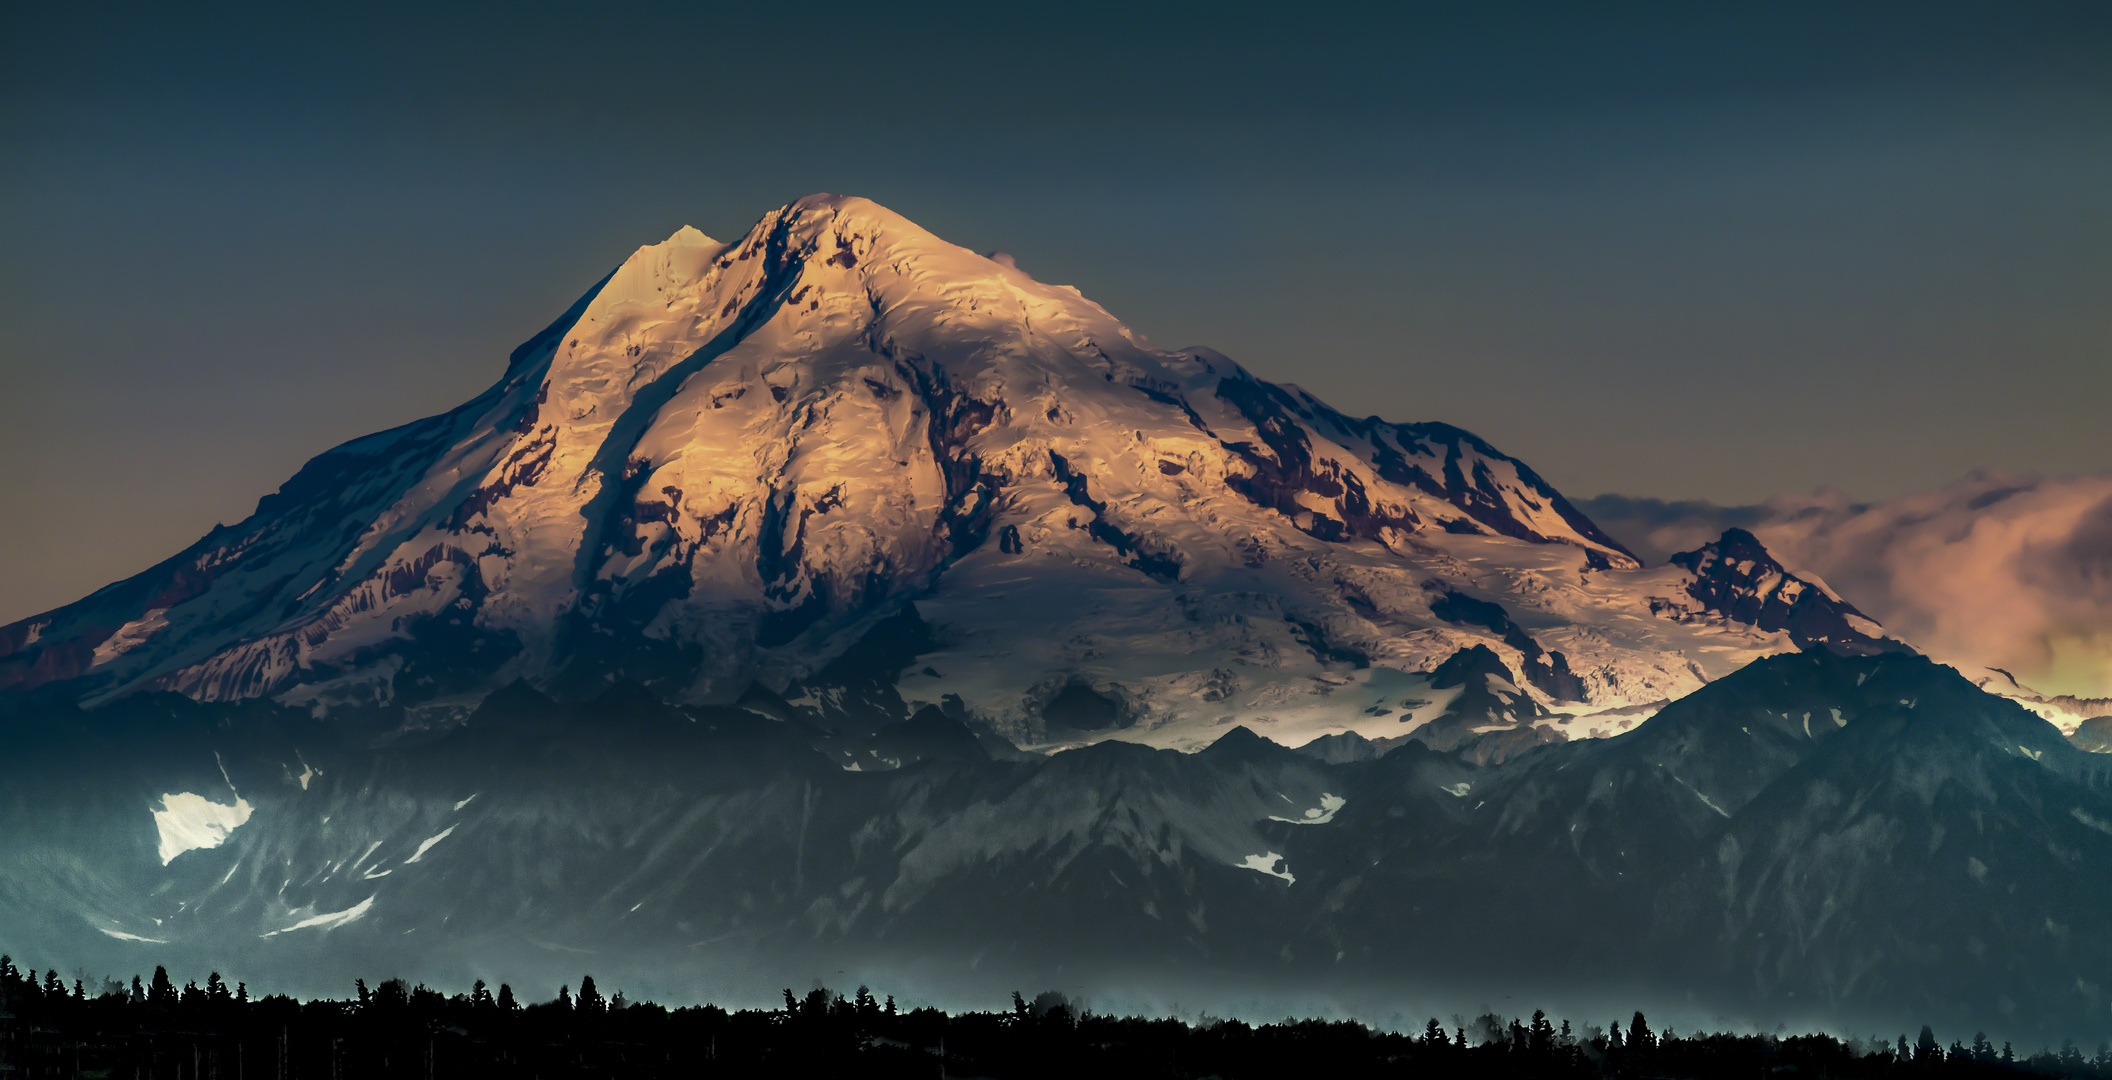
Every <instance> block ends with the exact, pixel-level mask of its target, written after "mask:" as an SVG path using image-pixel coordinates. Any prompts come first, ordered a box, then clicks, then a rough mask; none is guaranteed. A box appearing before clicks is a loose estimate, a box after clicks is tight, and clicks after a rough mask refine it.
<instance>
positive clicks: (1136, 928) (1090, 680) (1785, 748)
mask: <svg viewBox="0 0 2112 1080" xmlns="http://www.w3.org/2000/svg"><path fill="white" fill-rule="evenodd" d="M0 739H4V740H5V743H4V746H5V750H6V759H5V760H6V772H5V776H6V780H5V783H4V786H0V928H5V929H6V930H7V931H8V932H9V933H10V934H11V935H16V936H15V937H14V938H13V939H12V941H11V943H12V942H19V947H18V948H17V950H16V951H17V955H18V956H22V957H24V960H25V962H27V963H38V964H41V965H58V964H81V963H83V962H87V963H88V964H89V965H90V969H91V970H93V969H105V970H110V971H122V970H127V969H130V968H132V967H135V966H137V961H136V958H137V957H138V956H140V955H142V950H153V953H154V955H157V956H165V957H167V958H168V960H167V961H166V962H170V963H175V964H180V965H181V966H184V967H186V968H197V969H199V970H207V969H219V970H222V971H227V972H228V973H229V974H231V975H232V976H234V977H236V978H237V979H246V980H248V981H250V982H254V983H258V984H265V983H269V984H272V985H276V986H280V987H283V988H286V989H288V990H291V991H295V992H300V993H304V994H321V993H331V992H336V991H337V990H338V987H339V984H340V983H341V982H342V979H341V978H340V977H339V976H338V974H337V973H340V972H343V971H347V970H353V969H354V968H360V969H370V968H373V967H377V966H378V967H380V968H383V969H385V970H391V971H393V972H395V973H398V974H404V975H407V976H409V977H412V978H415V979H426V980H428V981H431V982H434V983H444V984H461V985H466V984H468V983H469V982H470V981H471V980H473V979H475V978H485V979H487V980H488V981H491V982H494V983H497V982H500V981H502V980H504V981H512V982H515V983H518V984H523V985H525V984H527V983H529V982H530V981H532V980H539V981H540V982H542V983H544V984H547V985H555V984H556V983H557V982H559V981H561V979H563V978H565V977H568V976H569V975H570V974H571V973H572V972H573V971H574V970H575V969H576V967H577V958H578V957H579V956H581V955H591V956H593V957H594V958H595V966H596V967H597V969H598V970H601V971H603V972H605V973H606V974H607V975H608V976H609V977H610V978H611V979H612V980H619V979H620V980H621V981H622V982H623V983H624V984H625V985H628V986H631V987H633V988H635V989H636V990H637V991H639V992H640V993H641V994H644V993H651V994H653V995H655V996H658V997H660V998H662V999H665V1000H677V1001H695V1000H702V999H706V998H713V997H716V998H719V999H722V1000H731V999H734V998H738V997H743V996H745V997H746V998H748V999H750V1000H753V999H756V998H761V997H767V996H768V995H769V994H770V993H773V992H774V991H775V989H776V987H777V986H779V985H782V983H783V982H784V981H785V980H787V979H788V978H789V979H792V980H793V981H795V982H796V981H800V977H799V976H798V975H796V974H791V973H802V972H803V973H807V974H809V975H811V974H812V973H816V972H820V973H830V972H837V971H853V972H861V973H866V974H869V975H870V978H871V981H873V982H876V983H877V982H882V981H885V982H888V983H890V984H891V985H896V986H904V987H916V988H918V990H919V992H920V993H927V994H930V995H934V996H937V995H942V994H943V995H951V999H952V1000H986V999H987V995H989V994H991V993H997V992H1002V991H1005V990H1009V989H1010V988H1012V987H1013V986H1017V985H1051V984H1056V985H1063V986H1066V987H1070V988H1075V989H1079V990H1083V991H1085V992H1087V993H1088V994H1095V993H1098V994H1103V995H1104V994H1105V993H1106V991H1107V989H1108V988H1115V987H1128V988H1130V989H1131V990H1132V991H1134V992H1137V993H1140V994H1143V993H1150V994H1163V995H1166V996H1168V997H1171V998H1173V999H1177V1000H1185V1001H1189V1002H1199V1001H1210V1000H1213V999H1214V998H1213V996H1215V997H1216V998H1227V997H1229V998H1236V999H1238V1000H1244V1001H1249V1002H1252V1001H1254V1000H1257V998H1256V996H1255V995H1264V996H1266V999H1267V1000H1269V1001H1272V1002H1282V1003H1285V1004H1287V1005H1291V1006H1294V1007H1297V1006H1300V1003H1312V1002H1326V1001H1330V1000H1335V999H1338V998H1340V997H1341V996H1342V995H1355V996H1357V998H1358V1000H1361V1001H1389V1000H1390V1001H1398V1000H1400V999H1401V997H1402V996H1403V995H1408V996H1411V997H1412V996H1415V995H1430V996H1431V997H1433V998H1441V999H1443V1000H1470V999H1481V998H1483V997H1486V998H1487V999H1488V1000H1501V999H1502V997H1503V996H1504V995H1508V994H1515V993H1519V992H1521V991H1525V992H1531V993H1536V994H1540V993H1545V994H1548V995H1552V996H1560V995H1568V996H1569V998H1570V999H1577V1000H1581V999H1584V998H1589V999H1591V1000H1594V1001H1598V1000H1604V1001H1614V1002H1619V1003H1622V1004H1629V1005H1632V1004H1648V1003H1650V1002H1653V1001H1656V1000H1661V999H1665V998H1670V999H1674V1000H1676V1001H1677V1002H1680V1003H1685V1004H1686V1005H1691V1007H1693V1008H1695V1009H1703V1010H1717V1011H1716V1012H1708V1013H1707V1015H1725V1016H1733V1017H1750V1018H1754V1019H1756V1020H1759V1019H1768V1018H1773V1019H1779V1020H1783V1021H1790V1022H1800V1023H1801V1022H1813V1021H1814V1020H1820V1021H1829V1022H1830V1021H1833V1020H1836V1019H1841V1020H1843V1021H1852V1022H1855V1023H1861V1021H1862V1020H1863V1018H1868V1019H1869V1020H1870V1021H1871V1022H1873V1023H1875V1024H1877V1025H1878V1026H1879V1027H1880V1028H1884V1027H1896V1026H1899V1025H1912V1024H1918V1023H1923V1022H1935V1023H1940V1024H1942V1025H1944V1026H1946V1027H1948V1028H1951V1029H1958V1028H1962V1027H1965V1026H1967V1025H1976V1024H1991V1025H1998V1026H2004V1027H2005V1029H2006V1030H2015V1031H2019V1032H2026V1033H2028V1032H2047V1033H2049V1037H2052V1038H2058V1037H2060V1036H2062V1035H2069V1034H2073V1035H2076V1036H2078V1037H2084V1036H2087V1035H2088V1033H2089V1032H2092V1031H2095V1030H2097V1026H2098V1025H2101V1024H2102V1023H2103V1022H2104V1021H2105V1019H2106V1017H2107V1016H2108V1015H2112V1011H2108V1007H2112V1000H2108V999H2107V996H2106V990H2105V985H2106V984H2105V983H2104V978H2105V975H2104V972H2106V971H2108V970H2112V964H2108V963H2107V961H2108V960H2112V957H2107V956H2106V955H2105V951H2106V949H2107V946H2106V944H2105V943H2106V942H2112V933H2107V932H2106V931H2107V929H2108V928H2107V927H2106V925H2105V916H2104V914H2103V912H2102V910H2101V905H2099V904H2098V903H2097V898H2098V897H2101V896H2103V895H2107V893H2106V890H2105V886H2107V885H2112V882H2108V881H2106V880H2104V879H2105V877H2106V874H2107V870H2106V868H2107V867H2108V866H2112V803H2108V799H2107V795H2106V791H2105V779H2106V772H2107V770H2106V769H2103V768H2099V767H2096V766H2095V765H2094V764H2093V763H2094V762H2096V761H2101V760H2104V759H2099V758H2093V757H2091V756H2089V755H2086V754H2084V753H2082V752H2081V751H2079V750H2078V749H2077V748H2076V747H2075V746H2073V745H2071V744H2070V743H2068V742H2067V741H2066V740H2064V739H2062V738H2061V736H2060V733H2059V732H2058V731H2056V730H2055V729H2053V728H2052V727H2051V726H2049V725H2048V724H2046V723H2045V722H2044V721H2042V720H2039V719H2038V718H2037V717H2036V716H2033V715H2032V714H2030V713H2027V712H2025V711H2024V710H2023V709H2021V708H2020V707H2018V706H2016V705H2014V704H2012V703H2010V702H2007V701H2005V700H2003V699H2000V698H1996V697H1992V696H1989V695H1988V694H1985V693H1982V692H1981V691H1980V690H1979V689H1978V688H1976V687H1975V686H1974V685H1972V684H1971V683H1969V682H1967V681H1965V680H1964V679H1962V678H1960V677H1959V676H1958V674H1957V673H1956V672H1953V671H1951V670H1950V669H1947V668H1940V667H1937V666H1936V665H1933V664H1931V663H1929V662H1928V661H1926V660H1925V659H1923V658H1922V657H1920V656H1919V655H1918V654H1916V653H1915V652H1914V651H1913V650H1912V649H1911V648H1910V647H1908V646H1907V645H1905V644H1903V643H1901V642H1899V641H1897V640H1895V639H1893V638H1891V637H1889V636H1887V635H1886V634H1885V632H1884V631H1883V630H1882V629H1881V628H1879V627H1878V626H1876V625H1875V624H1874V623H1871V622H1870V621H1869V620H1868V619H1866V618H1864V617H1863V616H1862V615H1860V614H1859V613H1858V612H1857V611H1856V610H1855V608H1854V607H1853V606H1851V605H1850V604H1849V603H1848V602H1847V601H1846V600H1844V599H1843V598H1841V597H1839V596H1837V595H1835V594H1834V593H1832V592H1831V591H1830V590H1828V589H1827V588H1826V587H1825V586H1824V584H1823V583H1820V582H1818V581H1816V580H1813V579H1809V578H1807V577H1802V576H1799V575H1798V574H1796V573H1793V572H1792V571H1791V570H1790V569H1789V568H1785V567H1783V566H1782V565H1781V564H1779V563H1778V562H1776V561H1775V560H1774V559H1773V558H1772V557H1770V556H1769V555H1768V553H1767V552H1766V551H1765V550H1764V549H1763V548H1761V546H1760V545H1759V543H1758V542H1757V541H1756V540H1755V539H1754V538H1753V537H1752V536H1750V535H1749V534H1745V533H1742V532H1737V531H1733V532H1730V533H1727V534H1725V535H1724V536H1723V537H1722V538H1721V539H1720V540H1718V541H1716V542H1714V543H1711V544H1708V545H1704V546H1703V547H1701V548H1699V549H1697V550H1695V551H1692V552H1687V553H1683V554H1681V555H1679V556H1677V557H1675V558H1674V559H1672V560H1671V561H1670V562H1669V563H1668V564H1667V565H1665V566H1659V567H1643V566H1640V565H1638V564H1637V562H1636V560H1635V559H1633V558H1632V557H1631V556H1630V555H1629V554H1628V553H1627V552H1626V551H1625V550H1623V549H1622V548H1621V546H1620V545H1619V544H1618V543H1616V542H1614V541H1613V540H1612V539H1611V538H1610V537H1608V536H1606V535H1605V534H1604V533H1603V532H1601V531H1600V530H1599V529H1598V528H1597V527H1596V526H1594V525H1593V524H1592V523H1591V522H1590V521H1589V520H1588V519H1587V518H1585V517H1584V516H1583V515H1582V514H1580V513H1578V512H1577V511H1576V509H1575V508H1574V507H1573V506H1572V505H1571V504H1570V503H1569V502H1568V501H1567V500H1566V499H1564V498H1563V497H1562V495H1561V494H1560V493H1559V492H1556V491H1555V490H1554V489H1553V488H1552V487H1550V486H1549V485H1548V484H1547V483H1546V482H1544V481H1543V480H1542V479H1540V477H1539V476H1538V475H1537V474H1536V473H1534V472H1533V470H1532V469H1530V468H1529V467H1527V466H1526V465H1525V464H1524V463H1522V462H1519V461H1517V460H1516V459H1514V458H1511V457H1508V456H1507V455H1504V454H1503V453H1501V452H1500V451H1498V450H1496V449H1495V448H1494V447H1492V446H1490V445H1489V444H1488V443H1486V442H1484V441H1483V440H1481V439H1479V438H1477V437H1475V436H1474V435H1472V434H1469V433H1467V432H1464V431H1461V430H1459V429H1457V428H1453V427H1449V426H1446V425H1443V424H1437V423H1391V422H1387V421H1383V420H1380V419H1377V418H1364V419H1358V418H1355V417H1351V416H1348V415H1346V414H1343V413H1340V412H1338V411H1336V410H1334V409H1332V408H1330V407H1329V406H1327V405H1325V404H1323V403H1321V402H1319V401H1318V400H1316V399H1314V398H1313V397H1312V396H1310V395H1308V394H1305V393H1304V392H1302V391H1300V390H1298V389H1297V388H1295V387H1292V386H1289V385H1279V384H1274V383H1270V382H1266V381H1263V380H1261V379H1258V378H1256V377H1255V376H1253V375H1252V374H1250V373H1248V372H1246V371H1244V370H1242V369H1241V368H1240V367H1239V366H1238V365H1236V364H1234V363H1232V362H1231V361H1230V360H1228V359H1226V358H1224V357H1222V356H1220V355H1218V354H1216V353H1212V352H1209V351H1207V350H1201V349H1188V350H1182V351H1178V352H1174V351H1166V350H1162V349H1158V348H1155V347H1153V346H1151V345H1149V344H1148V343H1146V342H1145V341H1143V340H1142V339H1141V338H1139V337H1138V336H1137V335H1136V334H1134V333H1132V332H1131V331H1129V330H1128V329H1126V328H1125V327H1123V326H1122V325H1121V324H1120V323H1118V322H1116V321H1115V320H1114V319H1113V318H1112V317H1110V316H1109V315H1108V314H1107V313H1106V312H1104V311H1102V310H1100V309H1099V308H1098V307H1096V306H1094V305H1093V304H1091V303H1089V302H1087V301H1086V300H1084V299H1083V298H1082V297H1080V296H1079V295H1078V294H1077V293H1076V292H1075V291H1074V290H1070V289H1067V288H1063V287H1059V286H1052V285H1048V284H1044V283H1041V282H1038V281H1036V280H1034V279H1033V278H1031V277H1029V276H1028V275H1027V274H1025V273H1023V272H1021V271H1020V270H1019V269H1017V268H1016V267H1015V266H1013V265H1011V264H1010V262H1009V261H1004V262H993V261H991V260H989V259H985V258H983V257H981V256H978V255H975V254H974V253H972V252H968V251H964V250H962V249H960V248H956V247H953V246H951V245H948V244H945V243H943V242H942V241H939V240H938V239H936V238H934V237H932V236H930V235H929V234H928V233H925V232H923V231H922V230H920V229H918V228H916V227H915V226H914V225H912V224H910V223H909V222H907V221H904V220H903V219H901V218H899V217H897V216H895V215H893V214H891V213H889V212H887V211H886V210H883V209H881V208H879V207H876V206H874V205H872V204H871V203H868V202H864V201H862V200H857V199H839V198H834V197H826V196H817V197H814V198H809V199H804V200H801V201H799V202H797V203H794V204H792V205H790V206H787V207H785V208H783V209H781V210H779V211H777V212H775V213H772V214H770V215H768V216H766V217H765V218H764V219H763V220H762V221H761V222H759V223H758V224H757V225H756V226H755V227H754V228H753V229H751V230H750V231H749V232H748V233H747V234H746V235H744V236H743V237H741V238H740V239H738V240H736V241H734V242H732V243H720V242H717V241H714V240H711V239H709V238H707V237H704V236H703V235H702V234H700V233H697V232H696V231H694V230H689V229H685V230H683V231H681V232H679V233H677V234H676V235H675V236H673V237H672V238H670V239H669V240H668V241H666V242H665V243H662V244H657V245H653V246H651V247H647V248H642V249H640V250H639V251H638V252H637V254H635V255H634V256H632V257H631V258H630V259H629V260H628V261H626V262H625V263H624V264H623V265H622V266H621V267H620V268H618V269H617V270H616V271H615V272H614V273H613V274H612V275H611V276H610V277H609V278H608V279H606V280H605V281H603V282H602V283H601V284H600V285H598V286H596V287H595V288H594V289H593V290H591V291H590V292H589V293H588V294H587V295H586V296H585V297H583V298H582V299H581V300H580V301H579V302H578V303H577V304H576V305H575V306H574V307H573V308H572V309H571V310H570V311H568V312H566V313H565V314H564V315H563V316H562V317H561V318H559V319H558V320H557V321H556V322H555V323H553V324H552V325H551V326H550V327H549V328H548V329H547V330H546V331H544V332H543V333H542V334H539V335H537V336H536V337H535V338H534V339H532V340H531V341H529V342H528V343H527V344H525V345H523V346H522V347H521V348H520V349H519V350H517V351H516V352H515V353H514V355H513V357H512V358H511V361H510V362H509V364H508V365H507V367H506V369H505V371H504V373H503V374H502V376H501V377H500V379H499V381H498V382H497V383H496V384H495V385H493V386H492V388H491V389H490V390H488V391H486V392H485V393H484V394H482V395H480V396H479V397H477V398H476V399H475V400H473V401H471V402H468V403H466V404H464V405H463V406H461V407H460V408H458V409H456V410H454V411H452V412H449V413H447V414H445V415H442V416H437V417H433V418H430V419H427V420H424V421H420V422H418V423H415V424H411V425H407V426H405V427H403V428H399V429H396V430H393V431H388V432H383V433H380V434H377V435H373V436H369V437H367V438H365V439H360V440H355V441H354V442H351V443H348V444H346V445H345V446H342V447H339V448H337V449H335V450H332V451H330V452H328V453H326V454H324V455H322V456H321V457H319V458H317V459H316V460H314V461H312V462H310V463H309V464H308V465H307V466H306V467H305V468H303V469H302V470H301V472H300V473H299V474H298V475H296V476H295V477H294V478H293V479H292V480H291V481H289V482H288V483H287V484H286V485H285V486H284V487H283V488H282V489H281V490H280V491H279V492H277V493H275V494H273V495H271V496H268V497H266V498H265V499H264V500H263V501H262V502H261V503H260V504H259V506H258V510H257V513H256V514H255V515H253V516H252V517H251V518H249V519H247V520H245V521H243V522H240V523H237V524H235V525H233V526H229V527H225V528H221V529H216V530H215V531H214V532H213V533H212V534H210V535H208V536H207V537H205V538H204V539H202V540H200V541H199V542H198V543H197V544H196V545H193V547H191V548H190V549H188V550H186V551H185V552H182V553H180V554H178V555H176V556H175V557H173V558H172V559H170V560H169V561H167V562H165V563H163V564H161V565H159V566H157V567H154V568H152V569H150V570H148V571H147V572H145V573H143V574H140V575H138V576H135V577H133V578H130V579H128V580H126V581H122V582H119V583H116V584H114V585H112V586H110V587H108V588H106V589H103V590H101V591H99V592H97V593H95V594H93V595H91V596H89V597H87V598H85V599H83V600H81V601H79V602H78V603H75V604H71V605H68V606H66V607H63V608H60V609H58V610H56V611H53V612H48V613H45V614H43V615H39V616H36V617H34V618H31V619H27V620H24V621H22V622H18V623H15V624H13V625H11V626H8V627H4V628H0ZM231 969H232V970H231ZM758 980H760V983H758ZM1552 996H1551V997H1550V1002H1551V1003H1557V1002H1556V1001H1555V998H1554V997H1552ZM1580 1011H1581V1010H1580Z"/></svg>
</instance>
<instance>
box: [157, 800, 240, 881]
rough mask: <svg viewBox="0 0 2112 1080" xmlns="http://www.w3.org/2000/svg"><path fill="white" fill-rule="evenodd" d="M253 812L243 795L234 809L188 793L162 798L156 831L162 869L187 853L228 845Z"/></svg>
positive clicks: (236, 801) (236, 802)
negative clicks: (231, 835) (159, 841)
mask: <svg viewBox="0 0 2112 1080" xmlns="http://www.w3.org/2000/svg"><path fill="white" fill-rule="evenodd" d="M254 809H255V808H254V807H252V806H250V805H249V803H248V802H247V801H246V800H244V799H243V798H242V797H241V796H240V795H237V796H235V803H234V805H233V806H226V805H223V804H221V803H216V802H214V801H212V800H211V799H208V798H206V797H205V796H203V795H192V794H189V793H187V792H186V793H180V794H170V795H163V796H162V797H161V808H160V809H158V810H156V811H154V829H155V831H156V832H158V833H159V834H160V837H161V843H160V847H159V854H160V855H161V865H163V866H167V865H169V863H170V862H171V861H172V860H174V859H175V858H176V856H178V855H181V854H183V853H184V852H186V851H191V850H194V849H197V848H216V847H219V846H220V845H221V844H223V843H226V842H227V837H228V834H229V833H232V832H234V831H235V830H236V829H239V828H241V827H242V823H243V822H245V821H248V820H249V815H250V813H251V812H252V810H254Z"/></svg>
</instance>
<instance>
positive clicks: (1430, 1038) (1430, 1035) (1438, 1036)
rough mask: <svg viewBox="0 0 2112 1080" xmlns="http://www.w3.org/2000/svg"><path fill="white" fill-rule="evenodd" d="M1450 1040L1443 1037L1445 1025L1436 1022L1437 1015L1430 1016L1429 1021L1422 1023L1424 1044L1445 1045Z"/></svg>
mask: <svg viewBox="0 0 2112 1080" xmlns="http://www.w3.org/2000/svg"><path fill="white" fill-rule="evenodd" d="M1450 1042H1451V1040H1449V1039H1447V1038H1445V1026H1444V1025H1443V1024H1440V1023H1438V1022H1437V1017H1435V1016H1433V1017H1431V1018H1430V1022H1429V1023H1427V1024H1424V1025H1423V1045H1424V1046H1446V1045H1449V1044H1450Z"/></svg>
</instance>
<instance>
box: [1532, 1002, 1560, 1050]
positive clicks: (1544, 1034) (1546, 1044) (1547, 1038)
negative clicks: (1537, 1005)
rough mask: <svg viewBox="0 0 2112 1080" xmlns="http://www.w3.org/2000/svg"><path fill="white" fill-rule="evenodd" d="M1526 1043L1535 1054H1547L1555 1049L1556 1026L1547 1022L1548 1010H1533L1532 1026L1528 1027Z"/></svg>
mask: <svg viewBox="0 0 2112 1080" xmlns="http://www.w3.org/2000/svg"><path fill="white" fill-rule="evenodd" d="M1526 1044H1527V1047H1528V1048H1529V1049H1531V1050H1532V1052H1533V1053H1535V1054H1545V1053H1548V1052H1550V1051H1552V1050H1554V1048H1555V1026H1554V1025H1553V1024H1550V1023H1548V1022H1547V1012H1546V1010H1544V1009H1534V1010H1533V1023H1532V1026H1531V1027H1529V1028H1527V1029H1526Z"/></svg>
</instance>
